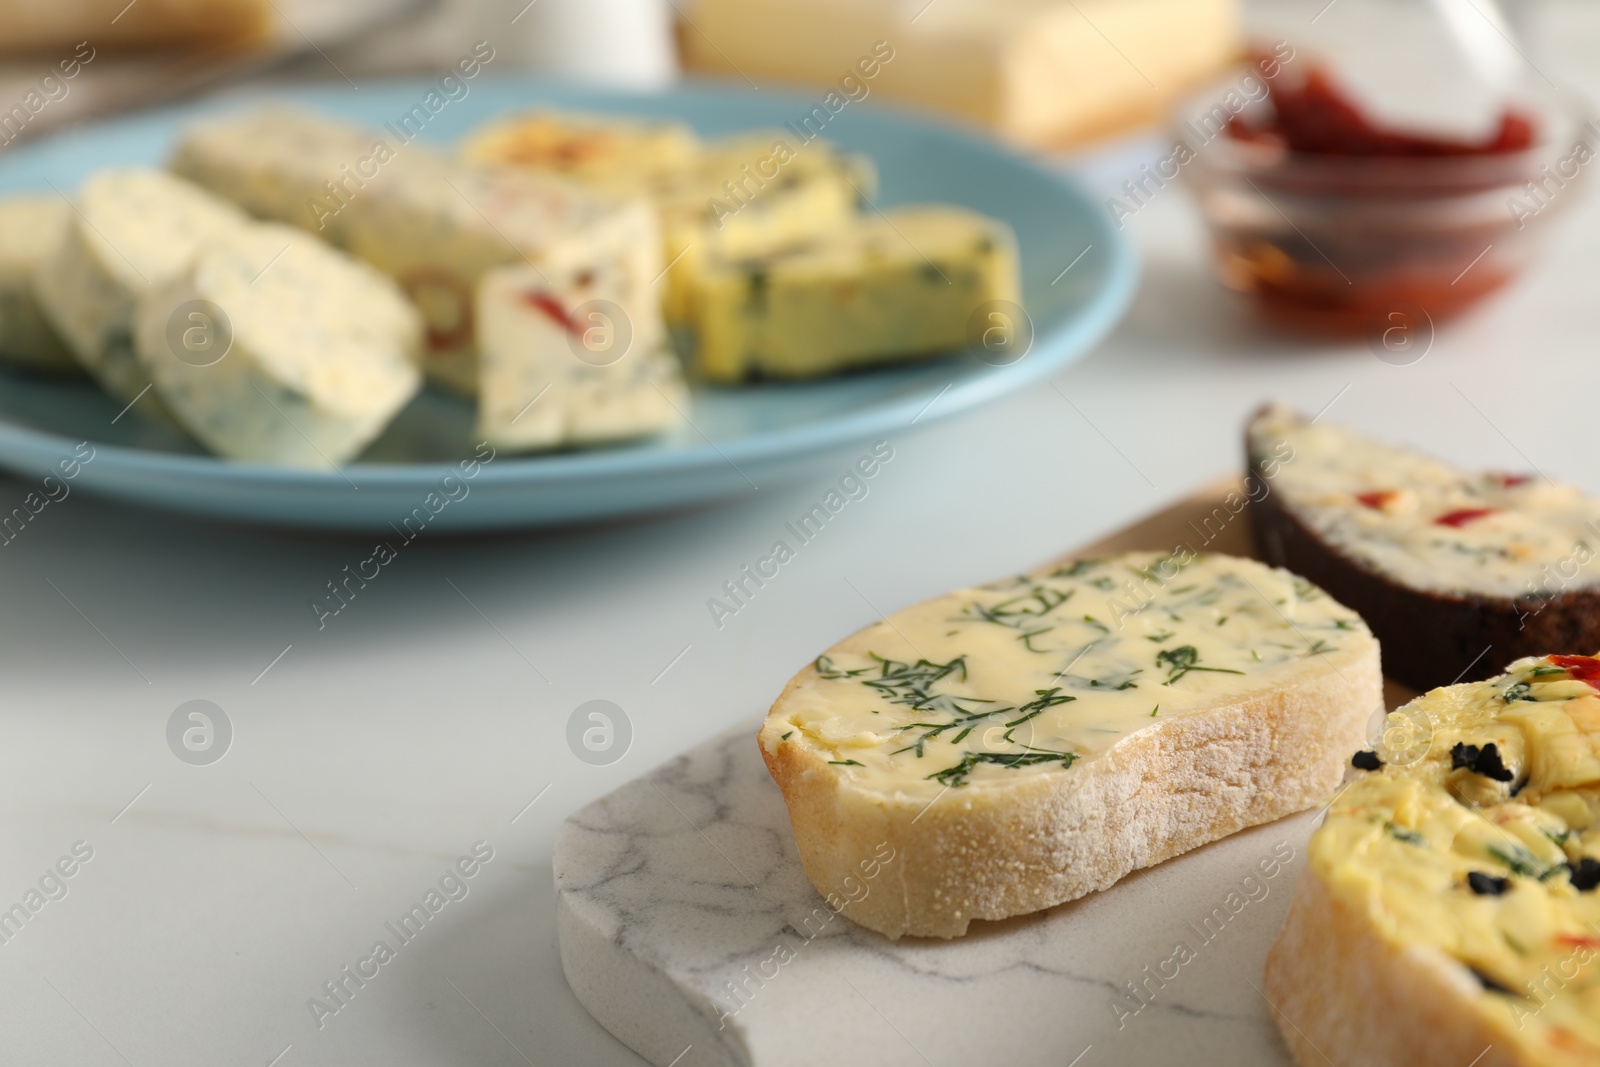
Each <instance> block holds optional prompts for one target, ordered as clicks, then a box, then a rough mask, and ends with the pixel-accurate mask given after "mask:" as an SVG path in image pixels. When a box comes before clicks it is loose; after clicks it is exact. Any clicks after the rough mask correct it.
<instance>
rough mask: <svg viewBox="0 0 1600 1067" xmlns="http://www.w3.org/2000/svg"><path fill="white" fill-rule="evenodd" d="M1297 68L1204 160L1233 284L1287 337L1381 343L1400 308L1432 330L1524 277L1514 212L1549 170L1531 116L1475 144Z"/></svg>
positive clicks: (1217, 235)
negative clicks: (1394, 122) (1377, 339)
mask: <svg viewBox="0 0 1600 1067" xmlns="http://www.w3.org/2000/svg"><path fill="white" fill-rule="evenodd" d="M1303 69H1304V70H1305V73H1304V74H1303V75H1302V76H1300V77H1298V78H1293V77H1277V78H1273V79H1269V80H1267V81H1266V85H1267V99H1266V101H1265V103H1266V104H1267V105H1268V106H1265V107H1263V108H1262V109H1261V110H1260V113H1258V114H1252V113H1250V112H1245V113H1242V114H1235V115H1233V116H1232V117H1231V118H1230V120H1229V121H1228V123H1227V125H1226V127H1225V128H1224V133H1225V136H1224V137H1223V138H1220V139H1219V140H1220V141H1222V142H1223V143H1221V144H1218V145H1216V146H1215V148H1216V155H1215V156H1214V157H1210V158H1208V152H1207V150H1202V151H1201V152H1200V153H1199V158H1200V160H1201V163H1200V167H1199V169H1200V170H1201V171H1204V172H1206V175H1205V176H1204V177H1202V178H1201V181H1202V182H1209V183H1211V189H1210V190H1202V191H1201V199H1202V206H1203V207H1204V208H1205V210H1206V214H1207V218H1208V221H1209V222H1210V223H1211V227H1212V232H1213V237H1214V240H1215V244H1216V251H1217V259H1218V269H1219V271H1220V273H1221V275H1222V278H1223V280H1224V281H1225V282H1226V283H1227V284H1229V285H1230V286H1232V287H1234V288H1236V289H1240V290H1243V291H1246V292H1250V293H1253V294H1254V295H1255V297H1256V298H1257V301H1258V304H1259V306H1260V307H1261V309H1262V310H1263V311H1264V312H1266V313H1267V314H1268V315H1269V316H1270V317H1271V318H1273V319H1275V320H1277V321H1279V322H1283V323H1286V324H1288V325H1290V326H1292V327H1294V328H1297V329H1300V330H1305V331H1310V332H1316V333H1324V334H1336V335H1351V334H1360V333H1363V332H1365V333H1368V334H1370V335H1374V336H1376V335H1378V334H1381V332H1382V330H1383V328H1384V327H1385V326H1387V325H1390V320H1391V319H1392V318H1393V317H1394V314H1395V312H1396V309H1397V308H1409V309H1412V310H1413V311H1414V310H1415V309H1417V308H1420V309H1421V310H1422V312H1423V313H1424V314H1425V315H1426V316H1427V318H1428V319H1429V320H1431V321H1433V322H1437V321H1441V320H1443V319H1446V318H1449V317H1450V316H1452V315H1454V314H1456V313H1457V312H1459V311H1461V310H1463V309H1465V308H1466V307H1468V306H1469V305H1471V304H1473V303H1475V302H1476V301H1477V300H1479V299H1480V298H1482V297H1483V296H1484V295H1486V294H1487V293H1489V292H1492V291H1493V290H1495V289H1498V288H1499V287H1500V286H1502V285H1503V284H1505V282H1506V281H1508V280H1509V279H1510V278H1511V277H1512V276H1514V275H1515V274H1516V273H1517V272H1518V271H1519V270H1520V269H1521V268H1522V267H1523V266H1524V265H1525V264H1526V262H1527V259H1528V258H1529V253H1528V251H1527V249H1528V248H1529V247H1531V246H1530V245H1529V243H1528V242H1527V240H1525V235H1524V234H1523V233H1522V232H1521V231H1522V230H1523V229H1524V228H1525V226H1526V220H1525V219H1523V218H1519V217H1518V216H1517V215H1516V214H1515V213H1514V212H1513V211H1512V210H1510V209H1509V208H1508V206H1507V202H1508V200H1509V199H1510V198H1511V197H1512V196H1514V195H1515V194H1518V193H1521V192H1523V190H1524V187H1525V186H1526V185H1527V183H1529V182H1533V181H1541V180H1543V179H1544V177H1545V175H1544V174H1543V173H1542V170H1548V169H1549V168H1548V167H1546V168H1541V167H1540V166H1539V163H1540V161H1541V158H1540V155H1539V152H1540V145H1539V143H1538V142H1539V138H1540V136H1541V129H1540V122H1539V121H1538V120H1536V119H1535V117H1534V116H1533V115H1531V114H1529V113H1527V112H1524V111H1522V110H1519V109H1516V108H1508V109H1506V110H1505V111H1504V112H1503V113H1502V114H1501V115H1500V117H1499V119H1498V121H1497V122H1496V124H1495V126H1494V128H1493V129H1492V130H1491V131H1490V132H1489V133H1488V134H1487V135H1486V136H1485V137H1483V138H1481V139H1478V140H1468V139H1452V138H1450V137H1448V136H1439V135H1433V134H1429V133H1425V132H1422V131H1409V130H1403V129H1395V128H1392V127H1389V126H1386V125H1384V124H1382V123H1380V122H1378V121H1376V120H1375V119H1374V118H1373V117H1372V116H1370V115H1369V114H1367V113H1366V112H1365V111H1363V110H1362V108H1361V107H1360V106H1359V105H1358V104H1357V103H1355V102H1354V101H1353V100H1352V99H1351V98H1350V97H1349V96H1348V95H1347V94H1346V93H1345V92H1344V91H1343V90H1341V88H1340V87H1339V85H1338V84H1337V82H1336V80H1335V79H1334V77H1333V76H1332V75H1331V74H1330V73H1329V71H1328V70H1327V69H1326V68H1324V67H1321V66H1316V65H1311V66H1309V67H1308V68H1303ZM1207 192H1212V193H1215V194H1218V195H1213V196H1212V197H1211V198H1210V199H1211V201H1212V203H1211V204H1208V203H1207ZM1218 204H1225V205H1226V206H1223V207H1218V206H1216V205H1218ZM1408 314H1409V313H1408Z"/></svg>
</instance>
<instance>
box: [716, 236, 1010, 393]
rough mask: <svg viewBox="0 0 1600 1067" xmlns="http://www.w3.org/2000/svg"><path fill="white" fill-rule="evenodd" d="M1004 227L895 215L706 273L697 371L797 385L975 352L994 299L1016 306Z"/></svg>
mask: <svg viewBox="0 0 1600 1067" xmlns="http://www.w3.org/2000/svg"><path fill="white" fill-rule="evenodd" d="M1017 270H1018V267H1017V250H1016V242H1015V240H1014V238H1013V237H1012V234H1011V231H1010V229H1009V228H1008V227H1007V226H1006V225H1005V224H1004V223H1002V222H999V221H997V220H995V219H991V218H987V217H985V216H983V215H979V214H977V213H975V212H972V211H967V210H965V209H962V208H957V207H950V206H945V205H923V206H916V207H902V208H895V209H893V210H890V211H888V212H886V213H885V214H884V215H882V216H865V217H863V218H861V219H860V220H859V221H858V222H856V223H854V224H852V225H850V226H847V227H845V228H843V229H841V230H838V231H835V232H833V233H831V234H828V235H825V236H823V237H820V238H818V239H816V240H815V241H813V242H811V243H809V244H805V245H802V246H800V247H798V248H795V249H792V250H789V251H782V252H776V253H772V254H769V255H766V256H760V257H756V258H752V259H743V260H717V261H712V262H707V263H704V264H702V265H701V273H700V274H699V276H698V277H696V278H695V279H694V283H693V295H692V304H693V314H692V327H691V329H692V332H693V345H692V351H693V362H694V366H695V368H696V369H697V370H699V372H700V373H701V374H703V375H705V376H706V377H707V378H711V379H714V380H718V381H738V380H740V379H743V378H748V377H763V376H765V377H776V378H799V377H810V376H814V375H819V374H829V373H833V372H835V371H839V370H846V369H850V368H853V367H862V366H868V365H871V364H875V363H885V362H893V361H897V360H904V359H913V358H917V357H920V356H927V355H932V354H936V353H941V352H948V351H952V350H955V349H959V348H963V347H966V346H968V345H970V344H971V343H972V342H973V340H974V338H973V336H972V330H973V322H974V320H975V317H976V316H978V315H979V314H980V311H981V309H982V308H983V307H984V305H986V304H988V303H990V302H992V301H1006V302H1008V303H1010V304H1015V303H1016V302H1017V300H1018V299H1019V293H1018V288H1017Z"/></svg>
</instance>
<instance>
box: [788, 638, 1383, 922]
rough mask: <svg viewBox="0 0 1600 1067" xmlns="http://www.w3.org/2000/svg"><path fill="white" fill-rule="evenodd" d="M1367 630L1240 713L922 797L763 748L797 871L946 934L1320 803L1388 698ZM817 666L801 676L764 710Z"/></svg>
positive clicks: (1181, 723)
mask: <svg viewBox="0 0 1600 1067" xmlns="http://www.w3.org/2000/svg"><path fill="white" fill-rule="evenodd" d="M1362 638H1363V639H1362V640H1361V641H1359V642H1350V643H1348V645H1346V646H1344V647H1341V648H1340V649H1339V650H1338V651H1337V653H1335V654H1331V655H1327V656H1324V657H1319V658H1318V659H1317V660H1314V661H1302V663H1297V664H1295V665H1294V666H1293V667H1291V668H1288V669H1284V670H1283V671H1282V677H1281V678H1280V679H1278V680H1277V681H1278V684H1270V683H1269V684H1268V685H1266V686H1264V687H1263V688H1262V689H1260V690H1258V691H1257V692H1255V693H1253V694H1251V695H1249V696H1247V697H1246V698H1245V699H1242V700H1240V701H1239V702H1237V703H1234V704H1228V705H1220V706H1218V707H1216V708H1212V709H1209V710H1206V711H1202V712H1194V713H1191V714H1188V715H1184V716H1178V717H1174V718H1171V719H1166V720H1162V721H1160V722H1157V723H1153V724H1152V725H1151V726H1149V727H1147V728H1145V729H1143V730H1139V731H1137V732H1135V733H1132V734H1129V735H1128V736H1126V737H1124V738H1123V739H1121V740H1120V741H1118V742H1117V743H1116V744H1115V745H1114V746H1112V747H1111V748H1110V749H1109V750H1107V752H1106V753H1104V754H1103V755H1102V756H1100V757H1098V758H1097V759H1095V760H1094V761H1092V762H1087V763H1082V764H1078V765H1075V766H1074V767H1072V768H1070V769H1068V770H1065V771H1060V772H1047V773H1040V774H1033V775H1028V776H1027V777H1025V778H1021V779H1019V780H1018V781H1016V782H1007V783H1004V784H992V783H991V784H982V785H979V784H973V785H968V786H963V787H961V788H959V789H950V790H946V791H945V792H944V793H942V794H940V795H939V796H937V797H936V798H934V799H933V800H932V802H931V803H930V798H929V797H927V796H920V795H919V796H916V797H910V796H906V795H903V794H900V795H895V794H880V793H874V792H870V791H868V790H865V789H862V788H860V787H857V786H854V785H852V784H851V783H850V781H849V779H848V777H847V776H845V775H842V774H840V773H839V771H838V769H837V768H835V767H832V766H830V765H829V764H828V763H827V761H826V759H825V757H824V756H823V755H821V754H819V753H817V752H814V751H811V750H809V748H808V747H807V746H802V745H792V744H780V745H776V746H775V748H774V750H773V751H768V749H767V747H766V746H765V745H761V746H760V747H761V754H762V758H763V759H764V760H765V761H766V764H767V769H768V770H769V771H770V772H771V773H772V777H773V779H774V780H775V781H776V782H777V783H778V787H779V789H780V790H782V792H783V797H784V801H785V803H786V804H787V805H788V808H789V817H790V822H791V823H792V825H793V827H794V832H795V839H796V842H797V844H798V846H799V851H800V858H801V862H802V863H803V865H804V867H805V871H806V874H807V876H808V877H809V878H810V879H811V882H812V884H813V885H815V886H817V888H818V889H819V890H820V891H822V892H823V894H824V895H825V896H826V897H828V898H829V899H830V902H831V903H834V904H835V905H836V906H841V905H842V907H840V910H841V912H842V914H844V915H846V916H848V917H849V918H850V919H852V920H854V921H855V922H857V923H859V924H860V925H862V926H865V927H868V928H869V929H872V930H877V931H878V932H880V933H883V934H886V935H887V936H889V937H891V938H898V937H901V936H902V935H913V936H927V937H943V938H950V937H959V936H960V935H962V934H964V933H966V931H967V927H968V924H969V923H970V922H971V921H972V920H973V919H1003V918H1008V917H1011V916H1015V915H1023V914H1028V913H1031V912H1035V911H1040V910H1043V909H1045V908H1049V907H1052V906H1054V905H1056V904H1061V903H1064V902H1066V901H1069V900H1074V899H1076V898H1078V897H1081V896H1083V895H1084V894H1086V893H1091V892H1094V891H1096V890H1099V889H1104V888H1106V887H1107V886H1110V885H1111V884H1113V883H1114V882H1116V881H1117V880H1119V879H1121V878H1122V877H1124V876H1125V875H1127V874H1129V873H1130V872H1132V871H1135V870H1138V869H1139V868H1142V867H1148V866H1151V865H1153V864H1156V863H1160V862H1161V861H1163V860H1166V859H1170V858H1171V857H1173V856H1176V855H1179V854H1181V853H1183V852H1187V851H1189V850H1190V849H1193V848H1197V847H1199V846H1200V845H1203V844H1206V843H1207V842H1210V841H1214V840H1217V839H1218V838H1221V837H1225V836H1227V835H1229V834H1232V833H1236V832H1238V831H1239V830H1242V829H1245V828H1247V827H1250V826H1256V825H1259V824H1261V823H1266V822H1271V821H1273V820H1274V819H1278V818H1282V817H1283V816H1285V815H1289V814H1291V813H1293V812H1296V811H1303V810H1305V809H1307V808H1310V807H1314V806H1316V805H1318V804H1321V803H1322V802H1324V801H1325V800H1326V799H1327V797H1328V796H1329V795H1330V794H1331V793H1332V792H1333V791H1334V790H1335V789H1336V788H1337V787H1338V785H1339V782H1340V780H1341V779H1342V777H1343V775H1344V768H1345V765H1346V762H1347V761H1348V760H1349V758H1350V755H1351V753H1353V752H1356V751H1358V750H1359V749H1361V748H1364V747H1365V746H1366V728H1367V722H1368V719H1369V717H1370V716H1371V714H1372V712H1373V711H1374V710H1375V709H1377V708H1378V707H1380V706H1381V704H1382V700H1383V689H1382V678H1381V674H1380V670H1379V662H1378V645H1377V642H1376V641H1374V640H1372V639H1371V638H1370V637H1366V636H1365V635H1362ZM1302 664H1303V665H1302ZM815 674H816V668H815V666H808V667H807V668H806V669H805V670H804V671H801V672H800V674H798V675H796V676H795V678H794V679H793V680H791V681H790V682H789V685H788V687H787V688H785V690H784V692H783V694H782V695H781V696H780V697H779V698H778V701H777V704H776V705H774V706H775V707H781V706H782V705H783V704H784V703H785V701H786V700H787V699H788V698H789V697H790V695H791V694H792V693H793V692H794V691H795V690H796V689H797V688H798V687H799V686H801V685H802V684H804V683H806V682H807V681H809V680H811V679H812V678H813V677H814V676H815ZM758 744H759V742H758ZM997 794H999V795H998V796H997ZM888 849H892V850H893V852H892V858H889V859H886V860H884V859H882V857H883V856H884V854H885V852H886V851H887V850H888ZM874 857H876V858H878V859H879V860H881V861H882V862H881V864H872V862H871V861H872V859H873V858H874ZM869 872H870V873H869ZM858 894H859V895H858Z"/></svg>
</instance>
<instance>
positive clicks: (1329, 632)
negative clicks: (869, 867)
mask: <svg viewBox="0 0 1600 1067" xmlns="http://www.w3.org/2000/svg"><path fill="white" fill-rule="evenodd" d="M1381 706H1382V683H1381V678H1380V672H1379V664H1378V645H1377V642H1376V641H1375V640H1374V639H1373V638H1372V635H1371V634H1370V633H1369V632H1368V630H1367V628H1366V626H1365V625H1364V624H1363V623H1362V622H1361V620H1360V619H1359V618H1358V617H1356V616H1355V615H1354V614H1353V613H1352V612H1350V611H1349V610H1348V609H1347V608H1345V607H1343V606H1342V605H1340V604H1338V603H1337V602H1335V601H1333V600H1332V599H1331V598H1330V597H1328V596H1327V595H1326V594H1325V593H1323V592H1322V591H1321V590H1319V589H1317V588H1316V587H1314V586H1312V585H1310V584H1309V583H1307V582H1305V581H1303V580H1301V579H1299V578H1296V577H1295V576H1294V575H1292V574H1289V573H1288V572H1287V571H1282V570H1276V569H1273V568H1271V567H1267V566H1264V565H1263V564H1260V563H1257V562H1255V561H1252V560H1245V559H1237V558H1234V557H1230V556H1221V555H1196V554H1194V553H1192V552H1190V551H1189V550H1187V549H1182V550H1180V551H1179V552H1177V553H1174V554H1170V555H1164V554H1162V553H1153V552H1136V553H1129V554H1126V555H1121V556H1115V557H1110V558H1106V559H1099V560H1083V561H1079V562H1076V563H1072V564H1066V565H1062V566H1058V567H1054V568H1051V569H1048V570H1044V571H1040V572H1037V573H1034V574H1031V575H1025V576H1022V577H1018V578H1013V579H1008V580H1007V581H1003V582H998V583H995V584H992V585H987V586H982V587H978V588H972V589H964V590H960V591H958V592H955V593H951V594H948V595H946V596H943V597H938V598H936V599H933V600H930V601H926V602H924V603H922V604H919V605H916V606H915V607H911V608H908V609H906V610H904V611H901V612H898V613H896V614H894V615H891V616H889V617H888V618H886V619H884V620H883V621H882V622H879V623H875V624H874V625H872V626H869V627H867V628H866V629H864V630H862V631H860V632H858V633H856V634H854V635H852V636H851V637H848V638H846V639H845V640H844V641H842V642H840V643H839V644H837V645H835V646H834V647H833V648H831V649H829V650H828V651H827V652H826V653H825V654H824V655H822V656H819V657H818V658H817V660H816V662H814V663H813V664H811V665H810V666H808V667H806V669H805V670H803V671H801V672H800V673H799V674H798V675H796V676H795V678H794V679H793V680H792V681H791V682H790V683H789V685H788V687H787V688H786V689H785V690H784V692H783V694H782V695H781V696H780V697H779V698H778V701H777V703H775V704H774V705H773V707H772V710H771V711H770V712H769V713H768V715H767V719H766V723H765V724H764V726H763V727H762V730H761V736H760V745H761V752H762V755H763V757H764V758H765V759H766V762H767V767H768V769H769V770H770V771H771V773H772V776H773V778H774V779H776V780H777V783H778V786H779V788H780V789H781V790H782V791H783V795H784V800H785V801H786V803H787V804H788V807H789V816H790V820H791V822H792V824H793V827H794V832H795V838H796V841H797V843H798V846H799V852H800V858H801V861H802V863H803V864H804V866H805V870H806V874H807V875H808V877H809V878H810V879H811V881H812V883H813V884H814V885H815V886H816V887H817V888H818V890H820V891H821V892H822V893H823V894H824V895H825V896H827V897H828V898H829V899H830V900H835V899H838V900H844V899H845V898H846V897H847V896H848V895H849V894H847V893H846V892H845V888H844V887H848V886H849V885H853V884H857V881H858V877H859V873H860V871H862V870H863V869H864V868H863V864H873V866H874V873H875V874H876V879H875V881H874V885H875V889H874V891H873V892H872V893H870V894H867V895H865V896H863V897H861V899H859V900H845V903H844V906H843V912H842V913H843V914H844V915H846V916H848V917H849V918H851V919H853V920H854V921H856V922H857V923H859V924H861V925H862V926H866V927H868V928H870V929H873V930H877V931H879V932H881V933H884V934H887V935H888V936H890V937H900V936H901V935H904V934H912V935H926V936H934V937H957V936H960V935H961V934H963V933H965V932H966V930H967V927H968V925H969V923H970V922H971V921H972V920H973V919H1002V918H1006V917H1008V916H1013V915H1022V914H1027V913H1030V912H1034V911H1039V910H1041V909H1044V908H1048V907H1051V906H1052V905H1055V904H1060V903H1062V902H1063V901H1068V900H1072V899H1075V898H1077V897H1080V896H1083V895H1084V894H1085V893H1090V892H1093V891H1095V890H1098V889H1104V888H1105V887H1107V886H1109V885H1111V884H1112V883H1114V882H1116V881H1117V880H1118V879H1119V878H1121V877H1123V876H1124V875H1126V874H1128V873H1129V872H1130V871H1133V870H1137V869H1138V868H1141V867H1147V866H1150V865H1151V864H1155V863H1159V862H1161V861H1162V860H1165V859H1168V858H1170V857H1172V856H1176V855H1178V854H1180V853H1182V852H1186V851H1188V850H1189V849H1192V848H1195V847H1197V846H1199V845H1202V844H1205V843H1206V842H1208V841H1213V840H1216V839H1217V838H1220V837H1223V836H1226V835H1228V834H1231V833H1234V832H1236V831H1238V830H1241V829H1244V828H1245V827H1248V826H1254V825H1257V824H1259V823H1264V822H1269V821H1271V820H1273V819H1277V818H1280V817H1282V816H1284V815H1287V814H1289V813H1291V812H1295V811H1300V810H1303V809H1305V808H1308V807H1312V806H1314V805H1316V804H1319V803H1322V802H1323V801H1324V800H1326V798H1327V797H1328V795H1329V794H1330V793H1331V792H1332V791H1333V790H1334V788H1335V787H1336V786H1337V785H1338V783H1339V781H1340V779H1341V777H1342V775H1343V769H1344V762H1345V760H1346V759H1347V758H1348V756H1349V754H1350V752H1352V751H1354V750H1355V748H1357V747H1359V746H1360V745H1361V743H1362V742H1363V739H1364V737H1365V731H1366V724H1367V722H1368V720H1369V719H1370V717H1371V715H1372V713H1373V712H1374V711H1375V710H1377V709H1378V708H1380V707H1381ZM886 854H887V855H892V856H893V859H892V861H890V862H888V863H886V864H882V870H881V871H880V870H878V869H877V866H878V865H877V864H876V863H875V861H876V860H881V859H882V857H883V856H884V855H886ZM852 876H856V877H852Z"/></svg>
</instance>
